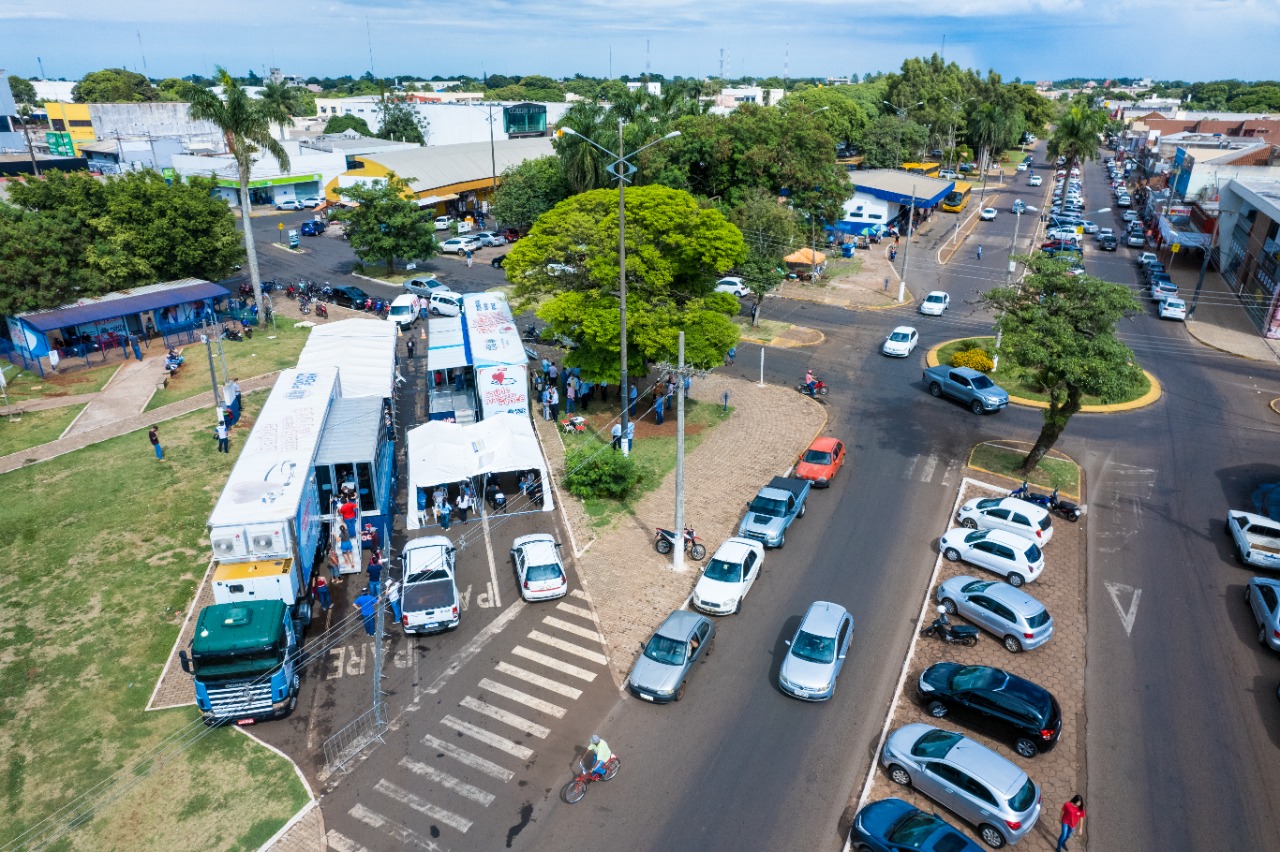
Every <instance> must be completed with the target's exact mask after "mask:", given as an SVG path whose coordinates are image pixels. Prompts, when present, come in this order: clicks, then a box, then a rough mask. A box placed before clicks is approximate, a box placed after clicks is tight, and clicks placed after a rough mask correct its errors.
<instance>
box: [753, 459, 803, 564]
mask: <svg viewBox="0 0 1280 852" xmlns="http://www.w3.org/2000/svg"><path fill="white" fill-rule="evenodd" d="M808 496H809V482H808V481H807V480H804V479H790V478H788V477H785V476H775V477H774V478H773V479H772V480H770V482H769V484H768V485H766V486H765V487H764V488H761V489H760V493H758V494H756V497H755V499H754V500H752V501H751V502H750V503H748V504H747V514H746V517H744V518H743V519H742V522H741V523H740V524H738V535H739V536H742V537H743V538H751V539H755V540H756V541H760V542H763V543H764V546H765V547H782V545H784V544H786V541H787V527H789V526H791V522H792V521H794V520H795V519H796V518H801V517H804V511H805V505H804V501H805V498H807V497H808Z"/></svg>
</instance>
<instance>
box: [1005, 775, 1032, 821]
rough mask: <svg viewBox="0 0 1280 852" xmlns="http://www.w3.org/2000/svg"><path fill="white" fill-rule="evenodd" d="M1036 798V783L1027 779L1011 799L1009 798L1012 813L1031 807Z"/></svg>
mask: <svg viewBox="0 0 1280 852" xmlns="http://www.w3.org/2000/svg"><path fill="white" fill-rule="evenodd" d="M1035 800H1036V785H1035V784H1032V783H1031V779H1030V778H1028V779H1027V783H1025V784H1023V785H1022V789H1021V790H1019V791H1018V792H1017V793H1016V794H1015V795H1014V797H1013V798H1012V799H1010V800H1009V807H1010V808H1011V809H1012V810H1013V812H1014V813H1019V814H1020V813H1022V812H1023V811H1025V810H1027V809H1028V808H1030V807H1031V805H1032V804H1033V803H1034V802H1035Z"/></svg>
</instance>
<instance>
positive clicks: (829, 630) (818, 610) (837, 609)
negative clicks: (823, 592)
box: [799, 601, 848, 636]
mask: <svg viewBox="0 0 1280 852" xmlns="http://www.w3.org/2000/svg"><path fill="white" fill-rule="evenodd" d="M847 612H848V610H846V609H845V608H844V607H842V606H840V604H836V603H831V602H830V601H814V602H813V603H811V604H809V609H808V610H807V611H806V612H805V614H804V618H802V619H801V620H800V627H799V629H800V630H804V631H805V632H806V633H814V634H817V635H819V636H822V635H829V636H834V635H835V633H836V629H837V628H839V626H840V620H841V619H842V618H844V616H845V614H846V613H847Z"/></svg>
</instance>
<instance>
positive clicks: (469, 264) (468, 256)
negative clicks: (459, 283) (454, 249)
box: [467, 249, 471, 269]
mask: <svg viewBox="0 0 1280 852" xmlns="http://www.w3.org/2000/svg"><path fill="white" fill-rule="evenodd" d="M470 268H471V249H467V269H470Z"/></svg>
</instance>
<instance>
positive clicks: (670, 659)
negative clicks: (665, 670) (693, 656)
mask: <svg viewBox="0 0 1280 852" xmlns="http://www.w3.org/2000/svg"><path fill="white" fill-rule="evenodd" d="M684 652H685V643H684V642H681V641H679V640H678V639H669V638H667V637H666V636H654V637H653V638H652V639H650V640H649V644H647V645H645V646H644V655H645V656H646V657H648V658H649V659H651V660H653V661H654V662H655V663H663V664H665V665H668V666H678V665H681V664H682V663H684Z"/></svg>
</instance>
